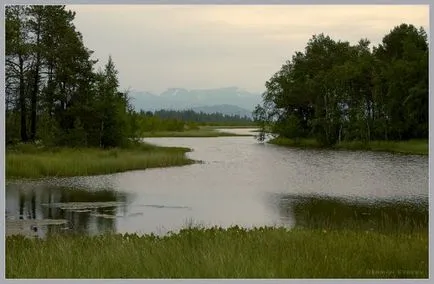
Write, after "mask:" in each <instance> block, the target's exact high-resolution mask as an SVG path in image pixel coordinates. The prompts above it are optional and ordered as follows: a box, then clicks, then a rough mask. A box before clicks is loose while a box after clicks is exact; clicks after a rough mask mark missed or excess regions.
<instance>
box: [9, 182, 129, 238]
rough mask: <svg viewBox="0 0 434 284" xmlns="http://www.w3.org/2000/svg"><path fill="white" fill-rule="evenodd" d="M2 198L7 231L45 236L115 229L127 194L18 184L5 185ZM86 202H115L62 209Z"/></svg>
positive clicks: (122, 211) (96, 232)
mask: <svg viewBox="0 0 434 284" xmlns="http://www.w3.org/2000/svg"><path fill="white" fill-rule="evenodd" d="M6 199H7V202H6V221H7V222H6V233H7V234H12V233H16V232H17V231H18V232H19V231H22V233H24V234H26V235H33V236H45V235H46V234H48V233H52V232H56V233H59V232H65V233H66V232H75V233H84V234H90V235H94V234H101V233H105V232H116V217H118V216H119V215H121V214H125V212H127V195H126V194H125V193H119V192H116V191H113V190H86V189H80V188H68V187H58V186H52V185H45V186H41V185H39V186H34V187H33V188H31V189H29V188H28V186H27V188H26V186H24V187H22V186H20V184H19V183H18V184H14V185H12V184H10V185H9V186H8V191H7V197H6ZM89 202H90V203H91V204H95V203H94V202H99V203H100V204H108V203H110V202H111V203H113V202H116V203H115V204H113V205H112V206H102V207H103V208H101V207H98V206H93V208H89V209H88V210H83V209H80V208H75V207H74V206H69V208H65V206H66V207H68V206H67V205H74V204H85V203H89ZM62 204H63V205H64V206H63V207H62V206H61V205H62ZM119 204H123V205H119ZM59 205H60V206H59ZM109 205H111V204H109ZM76 207H77V206H76ZM50 220H65V221H66V223H64V224H62V223H61V224H56V225H53V224H50Z"/></svg>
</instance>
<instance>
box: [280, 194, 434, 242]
mask: <svg viewBox="0 0 434 284" xmlns="http://www.w3.org/2000/svg"><path fill="white" fill-rule="evenodd" d="M278 207H279V210H280V214H281V215H283V216H284V215H289V216H292V218H294V220H295V226H296V227H298V228H305V229H314V230H320V229H324V230H344V229H351V230H352V231H362V232H363V231H367V230H368V231H376V232H381V233H387V234H412V233H414V232H417V233H422V232H425V233H428V221H429V206H428V200H422V199H419V200H405V201H401V200H384V201H378V200H377V201H370V200H357V201H356V200H351V199H349V200H345V199H341V198H333V197H324V196H302V197H301V196H297V197H294V198H291V197H290V196H287V197H284V198H282V199H281V200H280V202H279V205H278Z"/></svg>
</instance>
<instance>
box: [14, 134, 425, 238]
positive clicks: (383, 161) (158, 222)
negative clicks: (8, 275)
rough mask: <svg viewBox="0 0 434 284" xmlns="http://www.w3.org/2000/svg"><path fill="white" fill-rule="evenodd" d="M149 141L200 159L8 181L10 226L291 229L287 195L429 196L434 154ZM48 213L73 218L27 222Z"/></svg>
mask: <svg viewBox="0 0 434 284" xmlns="http://www.w3.org/2000/svg"><path fill="white" fill-rule="evenodd" d="M224 131H236V132H238V133H247V132H248V131H250V130H248V129H247V130H246V129H239V130H234V129H231V130H224ZM145 141H147V142H150V143H154V144H158V145H162V146H183V147H189V148H192V149H193V151H192V152H190V153H189V154H188V155H189V156H190V157H191V158H192V159H195V160H201V161H203V163H201V164H194V165H189V166H183V167H174V168H162V169H148V170H142V171H132V172H126V173H117V174H112V175H102V176H92V177H74V178H56V179H45V180H38V181H32V182H24V181H21V182H8V183H7V185H6V218H7V221H8V222H7V224H9V225H7V233H8V232H9V233H12V232H16V231H17V230H18V231H20V230H21V231H28V232H31V233H32V234H36V235H39V236H44V235H45V234H46V233H47V232H49V231H51V230H65V231H75V232H80V233H87V234H99V233H102V232H119V233H127V232H129V233H133V232H135V233H151V232H153V233H157V234H159V233H166V232H168V231H176V230H178V229H180V228H182V227H185V226H186V225H188V224H191V223H193V224H200V225H206V226H214V225H217V226H223V227H227V226H231V225H240V226H245V227H251V226H264V225H283V226H288V227H291V226H293V225H294V224H295V222H296V221H297V220H296V216H295V215H294V213H293V212H292V211H291V210H290V207H291V204H290V202H288V200H293V199H297V198H305V197H306V196H320V197H321V198H323V197H336V198H345V199H348V200H361V201H362V202H371V201H384V200H393V201H397V200H401V201H403V200H404V201H405V200H416V201H418V200H425V201H426V200H427V198H428V157H427V156H412V155H393V154H388V153H371V152H346V151H326V150H302V149H288V148H283V147H279V146H274V145H268V144H262V143H258V142H257V141H255V139H254V138H253V137H218V138H149V139H145ZM83 202H86V203H83ZM93 202H98V203H93ZM282 206H285V208H283V207H282ZM46 219H56V220H59V219H60V220H66V221H67V223H66V224H63V225H61V226H59V225H56V226H55V227H56V228H54V226H44V224H43V223H44V222H43V221H39V223H38V224H37V226H38V229H37V230H35V231H33V229H34V227H31V226H30V225H29V224H31V221H30V220H46ZM20 220H21V221H20ZM22 220H28V221H22ZM26 222H27V223H26ZM33 223H34V222H33ZM59 227H60V228H59Z"/></svg>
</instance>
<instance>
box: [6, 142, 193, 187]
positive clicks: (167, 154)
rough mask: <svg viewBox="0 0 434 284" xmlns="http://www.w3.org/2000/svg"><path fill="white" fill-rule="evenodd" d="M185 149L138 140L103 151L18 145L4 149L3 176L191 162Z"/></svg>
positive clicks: (96, 171) (83, 172)
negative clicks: (4, 164)
mask: <svg viewBox="0 0 434 284" xmlns="http://www.w3.org/2000/svg"><path fill="white" fill-rule="evenodd" d="M71 136H72V135H71ZM77 137H80V136H77ZM188 151H189V149H185V148H176V147H157V146H153V145H149V144H142V143H140V144H138V143H131V144H130V145H127V146H125V147H124V148H112V149H107V150H103V149H99V148H53V147H50V148H47V147H43V146H40V147H38V146H35V145H33V144H18V145H15V146H11V147H9V148H8V149H7V152H6V178H7V179H14V178H41V177H68V176H86V175H97V174H109V173H115V172H122V171H128V170H139V169H147V168H155V167H167V166H182V165H187V164H191V163H192V162H193V161H192V160H190V159H188V158H187V157H186V156H185V153H186V152H188Z"/></svg>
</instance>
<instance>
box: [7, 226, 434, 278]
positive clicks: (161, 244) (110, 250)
mask: <svg viewBox="0 0 434 284" xmlns="http://www.w3.org/2000/svg"><path fill="white" fill-rule="evenodd" d="M6 277H7V278H331V277H332V278H427V277H428V235H427V234H425V233H414V234H411V235H408V234H382V233H378V232H370V231H366V232H363V233H360V232H355V231H351V230H332V231H325V230H312V229H294V230H291V231H288V230H287V229H284V228H256V229H251V230H247V229H242V228H239V227H232V228H229V229H221V228H209V229H204V228H188V229H184V230H181V231H180V232H179V233H177V234H171V235H167V236H163V237H158V236H155V235H147V236H138V235H131V234H127V235H100V236H95V237H89V236H79V235H71V236H58V235H57V236H56V235H55V236H50V237H48V239H46V240H39V239H26V238H24V237H22V236H14V237H7V238H6Z"/></svg>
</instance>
